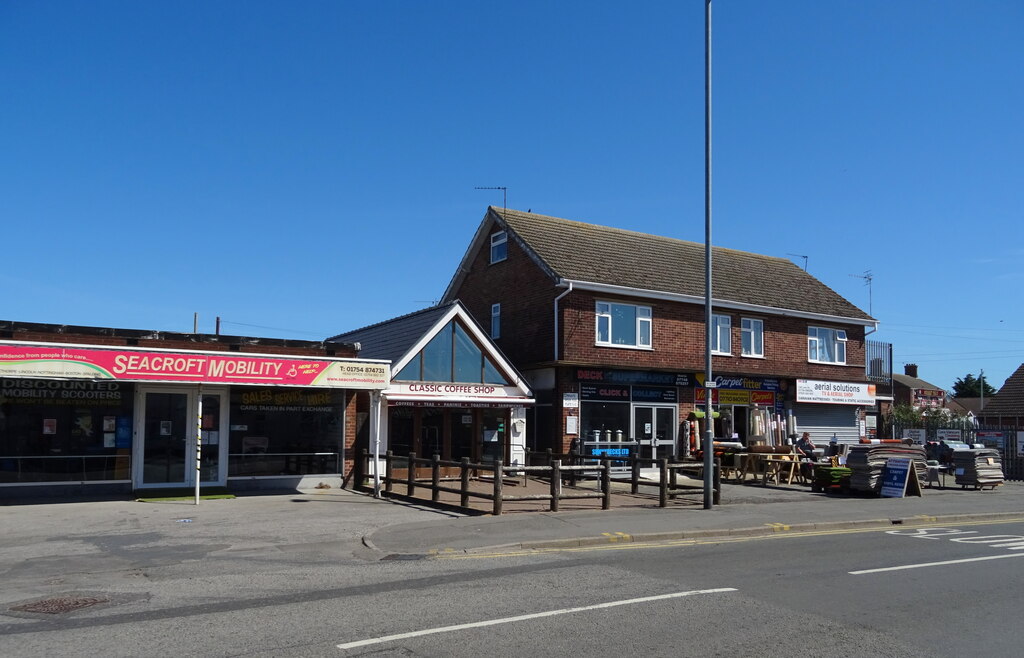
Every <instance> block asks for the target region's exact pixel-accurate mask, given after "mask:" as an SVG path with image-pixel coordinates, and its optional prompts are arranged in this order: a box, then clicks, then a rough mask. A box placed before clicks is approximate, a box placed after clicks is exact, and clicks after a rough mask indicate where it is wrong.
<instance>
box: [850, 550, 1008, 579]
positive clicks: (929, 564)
mask: <svg viewBox="0 0 1024 658" xmlns="http://www.w3.org/2000/svg"><path fill="white" fill-rule="evenodd" d="M1006 557H1024V553H1010V554H1009V555H988V556H985V557H971V558H965V559H963V560H946V561H944V562H923V563H921V564H904V565H903V566H899V567H882V568H881V569H862V570H861V571H848V572H847V573H849V574H850V575H851V576H861V575H864V574H866V573H881V572H883V571H902V570H904V569H920V568H922V567H941V566H945V565H947V564H963V563H964V562H982V561H984V560H1002V559H1003V558H1006Z"/></svg>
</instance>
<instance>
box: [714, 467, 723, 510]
mask: <svg viewBox="0 0 1024 658" xmlns="http://www.w3.org/2000/svg"><path fill="white" fill-rule="evenodd" d="M713 498H714V500H713V501H712V502H713V503H714V504H715V505H719V504H721V502H722V458H721V457H718V458H717V459H715V479H714V494H713Z"/></svg>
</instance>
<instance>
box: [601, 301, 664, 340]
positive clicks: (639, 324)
mask: <svg viewBox="0 0 1024 658" xmlns="http://www.w3.org/2000/svg"><path fill="white" fill-rule="evenodd" d="M595 315H596V317H597V322H596V327H595V329H596V340H597V344H598V345H610V346H622V347H647V348H649V347H650V346H651V307H650V306H634V305H632V304H617V303H614V302H597V306H596V308H595Z"/></svg>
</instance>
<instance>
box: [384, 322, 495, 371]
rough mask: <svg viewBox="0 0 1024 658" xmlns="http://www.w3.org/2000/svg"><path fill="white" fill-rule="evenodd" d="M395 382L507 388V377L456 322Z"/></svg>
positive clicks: (427, 346)
mask: <svg viewBox="0 0 1024 658" xmlns="http://www.w3.org/2000/svg"><path fill="white" fill-rule="evenodd" d="M395 381H405V382H409V381H425V382H459V383H464V384H497V385H499V386H508V385H509V381H508V378H507V377H505V376H504V375H503V374H501V371H500V370H498V368H497V367H496V366H495V365H494V363H493V362H492V361H491V359H489V358H488V357H487V355H486V354H484V351H483V350H482V349H481V348H480V346H479V345H478V344H477V343H476V341H474V340H473V338H472V336H470V335H469V332H468V331H466V330H465V328H463V327H462V325H460V324H458V323H457V322H455V321H454V320H452V321H451V322H449V323H448V324H447V325H445V327H444V328H443V329H442V330H441V331H439V332H438V333H437V335H436V336H434V337H433V338H432V339H431V340H430V342H429V343H427V345H426V347H424V348H423V349H422V350H421V351H420V352H419V354H417V355H416V356H414V357H413V358H412V359H410V360H409V363H408V364H406V366H405V367H404V368H402V370H401V371H400V372H399V373H398V374H397V375H395Z"/></svg>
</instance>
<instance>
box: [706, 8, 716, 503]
mask: <svg viewBox="0 0 1024 658" xmlns="http://www.w3.org/2000/svg"><path fill="white" fill-rule="evenodd" d="M712 329H713V327H712V325H711V0H705V2H704V338H705V340H704V386H705V389H704V392H705V394H706V398H705V400H704V402H705V404H706V411H705V413H704V423H705V425H704V446H703V447H704V509H711V508H712V506H713V505H714V502H713V501H714V499H713V494H712V488H713V486H714V473H713V471H714V464H715V446H714V437H715V419H714V416H713V415H712V414H713V412H712V407H711V398H712V397H714V396H713V393H714V391H715V389H714V388H709V386H713V385H714V381H715V380H714V378H713V377H712V374H711V332H712Z"/></svg>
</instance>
